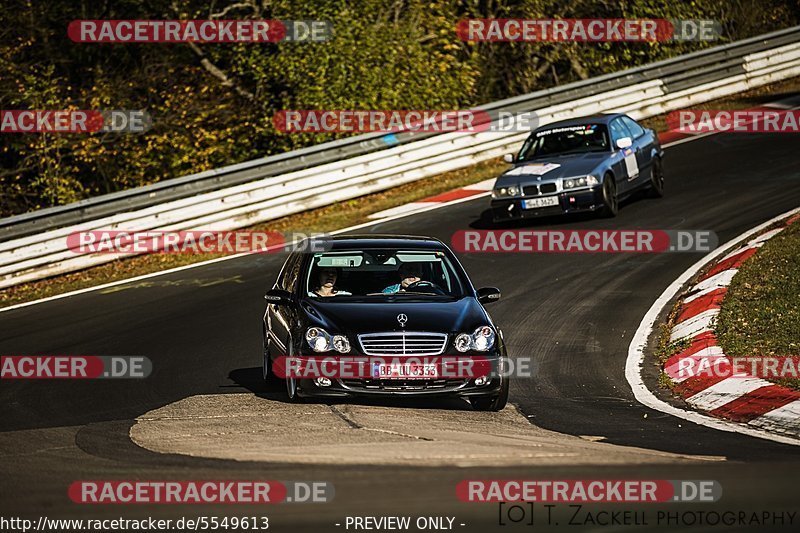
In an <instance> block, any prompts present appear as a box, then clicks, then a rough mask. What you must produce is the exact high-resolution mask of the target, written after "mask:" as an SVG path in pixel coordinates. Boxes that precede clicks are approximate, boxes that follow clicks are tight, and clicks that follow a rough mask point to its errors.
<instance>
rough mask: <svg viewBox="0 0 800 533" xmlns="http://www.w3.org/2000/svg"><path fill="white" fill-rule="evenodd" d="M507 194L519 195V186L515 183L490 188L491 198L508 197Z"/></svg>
mask: <svg viewBox="0 0 800 533" xmlns="http://www.w3.org/2000/svg"><path fill="white" fill-rule="evenodd" d="M509 196H519V187H518V186H517V185H509V186H508V187H497V188H496V189H492V198H508V197H509Z"/></svg>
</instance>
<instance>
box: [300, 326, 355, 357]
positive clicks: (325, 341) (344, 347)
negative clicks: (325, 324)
mask: <svg viewBox="0 0 800 533" xmlns="http://www.w3.org/2000/svg"><path fill="white" fill-rule="evenodd" d="M306 342H307V343H308V346H309V347H310V348H311V349H312V350H314V351H315V352H320V353H321V352H330V351H331V350H336V351H337V352H339V353H347V352H349V351H350V341H349V340H347V337H345V336H344V335H333V336H331V335H330V334H329V333H328V332H327V331H325V330H324V329H322V328H317V327H313V328H308V330H307V331H306Z"/></svg>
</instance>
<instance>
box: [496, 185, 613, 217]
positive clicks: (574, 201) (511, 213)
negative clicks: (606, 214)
mask: <svg viewBox="0 0 800 533" xmlns="http://www.w3.org/2000/svg"><path fill="white" fill-rule="evenodd" d="M552 196H555V197H556V198H558V205H554V206H548V207H537V208H533V209H526V208H525V200H527V199H531V198H544V197H543V196H531V197H513V198H494V199H492V202H491V209H492V220H493V221H494V222H505V221H510V220H522V219H525V218H537V217H546V216H557V215H566V214H571V213H584V212H591V211H597V210H598V209H600V208H601V207H602V206H603V188H602V186H600V185H597V186H595V187H592V188H590V189H581V190H578V191H563V192H560V193H558V194H556V195H552Z"/></svg>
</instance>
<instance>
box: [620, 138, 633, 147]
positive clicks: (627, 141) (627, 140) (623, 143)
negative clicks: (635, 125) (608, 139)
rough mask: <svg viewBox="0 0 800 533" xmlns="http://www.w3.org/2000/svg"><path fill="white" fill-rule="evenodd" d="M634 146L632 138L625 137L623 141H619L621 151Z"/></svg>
mask: <svg viewBox="0 0 800 533" xmlns="http://www.w3.org/2000/svg"><path fill="white" fill-rule="evenodd" d="M631 146H633V139H631V138H630V137H623V138H621V139H617V148H619V149H620V150H624V149H625V148H630V147H631Z"/></svg>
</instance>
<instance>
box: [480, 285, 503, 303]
mask: <svg viewBox="0 0 800 533" xmlns="http://www.w3.org/2000/svg"><path fill="white" fill-rule="evenodd" d="M499 299H500V289H498V288H497V287H483V288H481V289H478V301H479V302H480V303H482V304H490V303H492V302H496V301H497V300H499Z"/></svg>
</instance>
